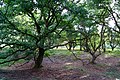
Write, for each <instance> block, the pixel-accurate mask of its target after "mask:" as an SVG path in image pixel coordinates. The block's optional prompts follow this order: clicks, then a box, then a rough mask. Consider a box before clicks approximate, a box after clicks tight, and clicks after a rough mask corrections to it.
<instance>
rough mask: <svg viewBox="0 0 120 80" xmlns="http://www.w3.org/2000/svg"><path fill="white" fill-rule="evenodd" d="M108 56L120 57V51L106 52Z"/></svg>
mask: <svg viewBox="0 0 120 80" xmlns="http://www.w3.org/2000/svg"><path fill="white" fill-rule="evenodd" d="M106 54H107V55H110V56H115V57H120V50H118V49H116V50H114V51H112V50H107V51H106Z"/></svg>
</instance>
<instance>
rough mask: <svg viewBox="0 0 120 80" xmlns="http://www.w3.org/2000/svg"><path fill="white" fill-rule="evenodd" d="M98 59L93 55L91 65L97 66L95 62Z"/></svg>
mask: <svg viewBox="0 0 120 80" xmlns="http://www.w3.org/2000/svg"><path fill="white" fill-rule="evenodd" d="M96 59H97V56H95V54H93V55H92V60H91V62H90V63H91V64H96V62H95V60H96Z"/></svg>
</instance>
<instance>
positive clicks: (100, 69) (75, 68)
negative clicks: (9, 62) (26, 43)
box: [0, 54, 120, 80]
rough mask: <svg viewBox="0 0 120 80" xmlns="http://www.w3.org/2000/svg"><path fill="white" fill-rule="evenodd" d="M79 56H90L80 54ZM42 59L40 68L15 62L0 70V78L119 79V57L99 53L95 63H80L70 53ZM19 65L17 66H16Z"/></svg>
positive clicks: (36, 79)
mask: <svg viewBox="0 0 120 80" xmlns="http://www.w3.org/2000/svg"><path fill="white" fill-rule="evenodd" d="M77 56H78V57H81V58H88V57H90V56H89V55H88V54H81V55H80V56H79V55H77ZM50 58H51V59H52V60H53V62H51V61H50V60H49V59H48V58H47V57H46V58H44V60H43V66H44V67H42V68H41V69H31V67H33V65H34V63H33V62H32V61H31V62H29V63H27V64H25V65H23V66H19V65H20V64H16V65H14V66H11V67H9V68H7V69H1V70H0V80H120V58H119V57H114V56H106V55H101V56H100V57H99V58H98V59H97V60H96V62H97V64H94V65H93V64H87V60H85V62H86V64H85V65H82V62H81V61H80V60H76V59H75V57H74V56H73V55H72V54H71V55H69V56H65V55H54V56H50ZM18 66H19V67H18Z"/></svg>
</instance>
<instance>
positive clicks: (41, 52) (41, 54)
mask: <svg viewBox="0 0 120 80" xmlns="http://www.w3.org/2000/svg"><path fill="white" fill-rule="evenodd" d="M44 52H45V50H44V49H43V48H39V52H38V57H37V58H36V59H35V66H34V68H41V67H42V61H43V57H44Z"/></svg>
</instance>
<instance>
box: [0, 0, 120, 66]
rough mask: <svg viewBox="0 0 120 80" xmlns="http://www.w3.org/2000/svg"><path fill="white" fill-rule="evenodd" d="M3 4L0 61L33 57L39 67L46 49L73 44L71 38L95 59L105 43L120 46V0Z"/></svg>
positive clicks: (43, 0)
mask: <svg viewBox="0 0 120 80" xmlns="http://www.w3.org/2000/svg"><path fill="white" fill-rule="evenodd" d="M0 5H1V6H0V49H1V51H0V59H2V60H1V61H0V64H4V63H8V62H11V64H12V63H14V62H16V61H19V60H20V59H29V60H31V59H34V61H35V66H34V67H35V68H39V67H41V66H42V65H41V63H42V60H43V57H44V54H45V51H46V50H49V49H53V48H55V47H58V46H65V45H68V44H69V47H71V46H72V45H71V43H70V42H74V43H76V45H79V46H80V47H81V48H82V49H84V50H85V51H87V52H89V53H90V54H91V55H92V58H93V59H92V61H91V62H92V63H94V61H95V60H96V58H97V57H98V56H99V55H101V52H100V53H99V54H96V51H98V50H101V51H102V49H104V51H105V45H109V44H110V46H111V47H112V49H113V48H115V47H117V46H120V45H119V44H120V34H119V33H120V25H119V14H120V13H119V8H120V6H119V0H86V1H82V0H3V1H1V2H0ZM110 24H112V25H110ZM65 41H67V42H66V43H65ZM79 42H80V44H79ZM108 42H109V44H107V43H108ZM69 49H70V48H69Z"/></svg>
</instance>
